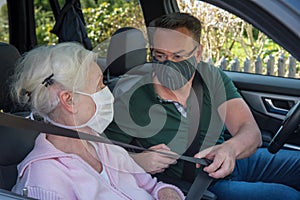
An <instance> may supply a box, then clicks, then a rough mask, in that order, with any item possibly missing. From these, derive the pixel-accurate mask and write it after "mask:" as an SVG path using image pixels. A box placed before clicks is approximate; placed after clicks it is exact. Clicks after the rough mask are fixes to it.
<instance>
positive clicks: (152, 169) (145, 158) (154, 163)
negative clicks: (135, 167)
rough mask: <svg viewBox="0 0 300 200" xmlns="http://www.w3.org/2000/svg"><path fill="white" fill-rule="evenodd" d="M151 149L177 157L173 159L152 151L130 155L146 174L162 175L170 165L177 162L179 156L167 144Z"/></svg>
mask: <svg viewBox="0 0 300 200" xmlns="http://www.w3.org/2000/svg"><path fill="white" fill-rule="evenodd" d="M149 149H152V150H156V151H160V152H165V153H169V154H174V155H175V156H174V157H173V158H171V157H168V156H167V155H164V154H160V153H156V152H151V151H145V152H142V153H136V154H130V155H131V157H132V158H133V159H134V161H135V162H136V163H138V164H139V165H140V166H141V167H142V168H143V169H144V170H145V171H146V172H149V173H151V174H156V173H161V172H163V171H164V170H165V169H166V168H168V167H169V165H170V164H175V163H176V162H177V158H176V155H177V154H176V153H174V152H172V151H171V149H170V148H169V147H168V146H167V145H165V144H159V145H155V146H152V147H150V148H149Z"/></svg>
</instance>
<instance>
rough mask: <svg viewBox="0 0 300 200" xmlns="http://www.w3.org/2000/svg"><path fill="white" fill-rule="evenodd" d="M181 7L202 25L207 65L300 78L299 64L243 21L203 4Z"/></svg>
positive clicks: (181, 0) (184, 0) (187, 2)
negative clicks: (208, 63)
mask: <svg viewBox="0 0 300 200" xmlns="http://www.w3.org/2000/svg"><path fill="white" fill-rule="evenodd" d="M177 3H178V5H179V8H180V11H181V12H188V13H190V14H192V15H194V16H195V17H197V18H199V19H200V20H201V22H202V36H201V43H202V45H203V47H204V52H203V60H204V61H208V62H210V63H212V64H215V65H216V66H219V67H221V68H223V69H224V70H231V71H238V72H247V73H256V74H264V75H274V76H282V77H291V78H299V68H300V64H299V61H297V60H296V59H295V58H293V57H292V56H291V55H290V54H289V53H288V52H287V51H286V50H285V49H283V48H282V47H281V46H279V45H278V44H276V43H275V42H274V41H273V40H272V39H270V38H269V37H268V36H266V35H265V34H264V33H262V32H261V31H259V30H258V29H256V28H255V27H253V26H252V25H251V24H249V23H247V22H246V21H244V20H243V19H241V18H239V17H237V16H235V15H233V14H231V13H229V12H227V11H225V10H223V9H221V8H218V7H216V6H213V5H210V4H208V3H205V2H201V1H193V0H177Z"/></svg>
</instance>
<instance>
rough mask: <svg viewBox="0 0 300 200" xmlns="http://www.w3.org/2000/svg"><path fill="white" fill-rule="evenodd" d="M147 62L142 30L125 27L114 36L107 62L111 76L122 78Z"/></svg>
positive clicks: (109, 47)
mask: <svg viewBox="0 0 300 200" xmlns="http://www.w3.org/2000/svg"><path fill="white" fill-rule="evenodd" d="M146 62H147V47H146V39H145V37H144V34H143V32H142V31H141V30H138V29H136V28H132V27H124V28H120V29H118V30H117V31H116V32H115V33H114V34H113V35H112V37H111V40H110V43H109V46H108V51H107V60H106V66H107V68H106V71H107V73H108V74H109V75H110V76H120V75H122V74H125V73H126V72H127V71H129V70H130V69H132V68H133V67H135V66H137V65H142V64H144V63H146Z"/></svg>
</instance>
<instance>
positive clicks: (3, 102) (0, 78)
mask: <svg viewBox="0 0 300 200" xmlns="http://www.w3.org/2000/svg"><path fill="white" fill-rule="evenodd" d="M19 57H20V53H19V51H18V50H17V48H15V47H14V46H12V45H10V44H6V43H2V42H0V71H1V73H0V110H3V111H4V112H13V111H16V109H17V108H16V107H15V106H14V104H13V103H12V101H11V99H10V95H9V94H10V93H9V87H8V85H9V77H10V75H12V73H13V71H14V68H15V64H16V60H17V59H18V58H19Z"/></svg>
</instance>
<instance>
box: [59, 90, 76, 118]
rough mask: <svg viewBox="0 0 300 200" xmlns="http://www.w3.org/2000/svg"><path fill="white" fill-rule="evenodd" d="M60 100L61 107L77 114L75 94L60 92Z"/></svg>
mask: <svg viewBox="0 0 300 200" xmlns="http://www.w3.org/2000/svg"><path fill="white" fill-rule="evenodd" d="M58 98H59V100H60V103H61V105H62V106H63V107H64V108H65V109H66V110H68V111H69V112H71V113H76V112H77V108H76V106H75V105H74V101H73V100H74V99H73V98H74V94H73V93H72V92H70V91H61V92H59V95H58Z"/></svg>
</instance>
